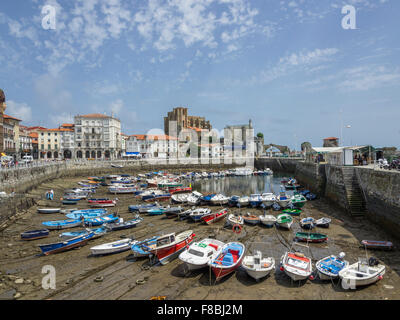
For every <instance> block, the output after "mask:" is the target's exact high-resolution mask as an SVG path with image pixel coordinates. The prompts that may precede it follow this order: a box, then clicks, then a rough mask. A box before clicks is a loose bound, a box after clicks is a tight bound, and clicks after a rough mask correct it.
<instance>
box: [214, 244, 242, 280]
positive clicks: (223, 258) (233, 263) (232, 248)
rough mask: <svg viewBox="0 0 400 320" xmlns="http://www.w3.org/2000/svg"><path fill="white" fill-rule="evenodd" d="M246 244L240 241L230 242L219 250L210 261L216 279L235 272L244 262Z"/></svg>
mask: <svg viewBox="0 0 400 320" xmlns="http://www.w3.org/2000/svg"><path fill="white" fill-rule="evenodd" d="M244 253H245V246H244V245H243V244H242V243H240V242H229V243H227V244H225V245H224V246H223V247H222V248H221V249H220V250H219V252H218V254H217V255H216V257H215V258H214V259H212V260H210V261H209V262H208V265H209V266H210V267H211V270H212V271H213V273H214V275H215V278H216V281H219V280H221V279H222V278H223V277H225V276H227V275H228V274H231V273H232V272H234V271H235V270H236V269H237V268H239V267H240V265H241V264H242V260H243V257H244Z"/></svg>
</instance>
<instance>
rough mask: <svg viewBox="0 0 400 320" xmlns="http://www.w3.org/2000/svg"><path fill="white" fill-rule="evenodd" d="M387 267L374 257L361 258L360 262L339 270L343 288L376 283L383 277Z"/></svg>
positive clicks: (354, 287)
mask: <svg viewBox="0 0 400 320" xmlns="http://www.w3.org/2000/svg"><path fill="white" fill-rule="evenodd" d="M385 271H386V267H385V266H384V265H383V264H380V263H379V261H378V260H377V259H375V258H373V257H371V258H369V260H367V259H364V258H359V259H358V262H356V263H353V264H352V265H349V266H347V267H346V268H344V269H342V270H341V271H339V277H340V279H341V280H342V288H343V289H356V288H357V287H361V286H366V285H369V284H372V283H375V282H377V281H379V280H381V279H382V278H383V275H384V274H385Z"/></svg>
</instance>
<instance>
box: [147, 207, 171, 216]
mask: <svg viewBox="0 0 400 320" xmlns="http://www.w3.org/2000/svg"><path fill="white" fill-rule="evenodd" d="M166 209H167V208H166V207H156V208H153V209H148V210H147V211H146V214H147V215H148V216H160V215H162V214H164V213H165V210H166Z"/></svg>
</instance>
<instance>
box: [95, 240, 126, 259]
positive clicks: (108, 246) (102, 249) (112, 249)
mask: <svg viewBox="0 0 400 320" xmlns="http://www.w3.org/2000/svg"><path fill="white" fill-rule="evenodd" d="M132 241H133V239H131V238H127V239H123V240H118V241H115V242H110V243H105V244H101V245H98V246H95V247H92V248H90V251H91V252H92V255H94V256H97V255H104V254H112V253H118V252H123V251H127V250H129V249H130V247H131V245H132Z"/></svg>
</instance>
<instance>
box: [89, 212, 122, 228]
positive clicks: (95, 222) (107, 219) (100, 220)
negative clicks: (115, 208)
mask: <svg viewBox="0 0 400 320" xmlns="http://www.w3.org/2000/svg"><path fill="white" fill-rule="evenodd" d="M116 221H119V217H118V216H117V215H116V214H114V213H113V214H109V215H107V216H101V217H95V218H87V219H85V225H86V226H101V225H103V224H104V223H112V222H116Z"/></svg>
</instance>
